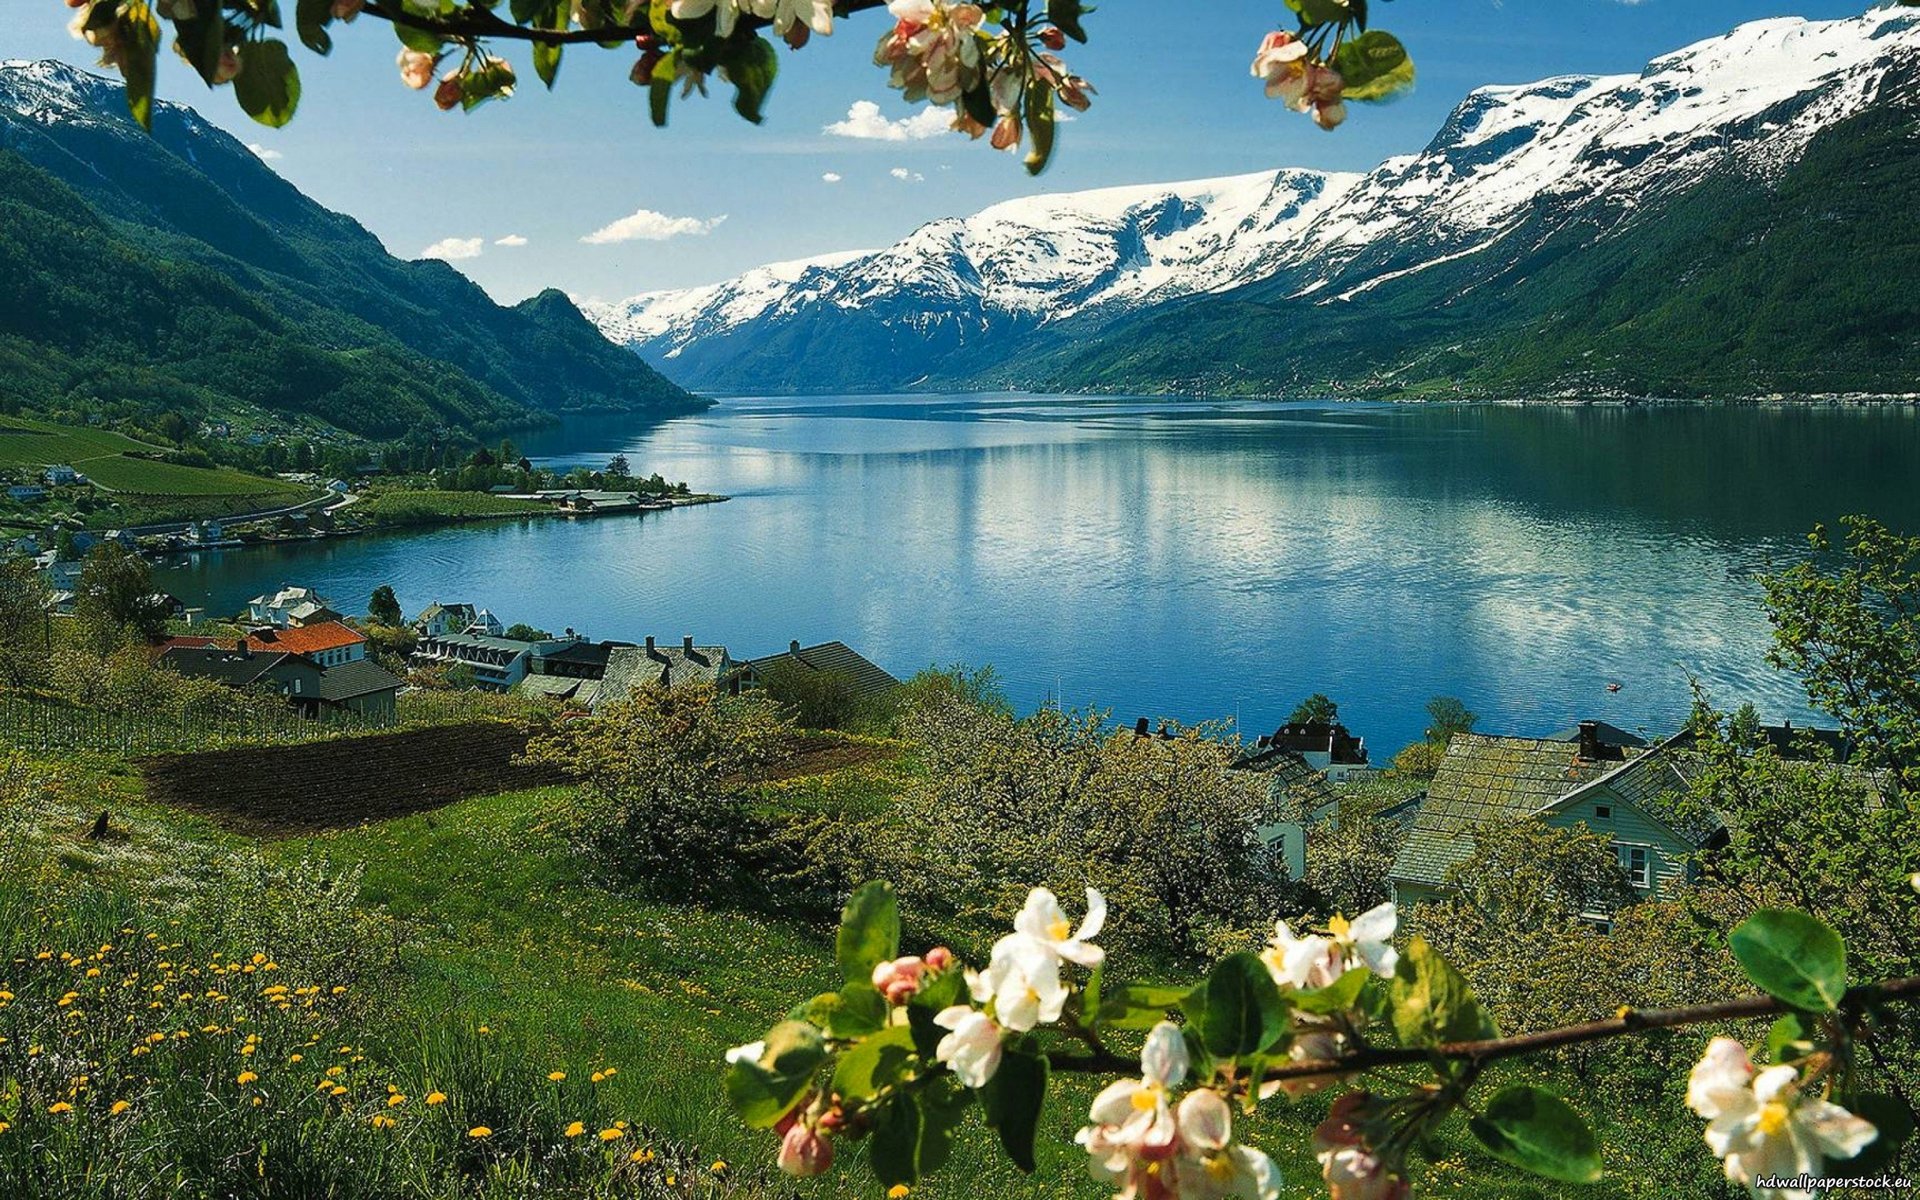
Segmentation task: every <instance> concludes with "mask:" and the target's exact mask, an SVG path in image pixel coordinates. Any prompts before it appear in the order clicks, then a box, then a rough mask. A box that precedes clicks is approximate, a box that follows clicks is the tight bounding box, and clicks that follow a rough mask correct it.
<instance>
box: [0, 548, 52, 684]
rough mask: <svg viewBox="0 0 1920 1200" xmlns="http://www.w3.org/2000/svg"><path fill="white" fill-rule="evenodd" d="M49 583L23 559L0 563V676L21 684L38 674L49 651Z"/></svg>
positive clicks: (30, 563)
mask: <svg viewBox="0 0 1920 1200" xmlns="http://www.w3.org/2000/svg"><path fill="white" fill-rule="evenodd" d="M46 635H47V585H46V581H45V580H44V579H42V578H41V576H40V573H39V572H38V571H36V570H34V568H33V563H32V562H30V561H28V560H27V559H24V558H16V559H12V560H10V561H8V562H6V563H4V564H0V675H4V676H5V678H6V680H7V682H9V683H11V684H13V685H14V686H16V687H18V686H20V685H21V684H24V683H26V682H27V681H28V680H29V679H31V678H33V677H34V676H35V675H37V674H38V672H39V669H40V665H41V659H42V658H43V657H44V654H45V650H46Z"/></svg>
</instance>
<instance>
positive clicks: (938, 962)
mask: <svg viewBox="0 0 1920 1200" xmlns="http://www.w3.org/2000/svg"><path fill="white" fill-rule="evenodd" d="M952 965H953V951H951V950H949V949H947V948H946V947H945V946H935V947H934V948H933V949H931V950H929V951H927V970H929V971H944V970H946V969H947V968H948V967H950V966H952Z"/></svg>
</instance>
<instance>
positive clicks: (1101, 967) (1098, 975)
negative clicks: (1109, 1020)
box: [1080, 958, 1107, 1015]
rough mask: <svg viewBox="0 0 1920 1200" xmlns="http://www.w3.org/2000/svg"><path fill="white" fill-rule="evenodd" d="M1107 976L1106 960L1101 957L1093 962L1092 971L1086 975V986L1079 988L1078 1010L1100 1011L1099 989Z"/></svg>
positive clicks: (1092, 1012)
mask: <svg viewBox="0 0 1920 1200" xmlns="http://www.w3.org/2000/svg"><path fill="white" fill-rule="evenodd" d="M1106 977H1107V960H1106V959H1104V958H1102V959H1101V960H1100V961H1099V962H1097V963H1095V964H1093V971H1092V973H1090V974H1089V975H1088V976H1087V986H1086V987H1084V988H1082V989H1080V1012H1081V1013H1083V1014H1088V1015H1097V1014H1098V1013H1099V1012H1100V989H1101V987H1103V986H1104V985H1105V982H1106Z"/></svg>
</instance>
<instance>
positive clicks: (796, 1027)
mask: <svg viewBox="0 0 1920 1200" xmlns="http://www.w3.org/2000/svg"><path fill="white" fill-rule="evenodd" d="M826 1058H827V1048H826V1044H825V1043H824V1042H823V1041H822V1040H821V1038H820V1031H819V1030H818V1029H815V1028H814V1027H813V1026H811V1025H809V1024H807V1023H806V1022H804V1021H782V1022H780V1024H778V1025H775V1026H774V1027H773V1029H772V1031H771V1032H769V1033H768V1034H767V1038H766V1046H765V1049H763V1050H762V1051H761V1054H760V1057H759V1058H757V1059H753V1060H743V1061H740V1062H731V1063H728V1064H727V1070H726V1074H725V1076H724V1077H723V1080H722V1082H723V1085H724V1087H725V1089H726V1093H727V1102H728V1103H730V1104H732V1105H733V1110H734V1112H736V1113H738V1114H739V1115H740V1119H741V1120H742V1121H744V1122H746V1124H747V1125H748V1126H749V1127H751V1128H754V1129H771V1128H773V1127H774V1126H775V1125H776V1124H778V1123H779V1121H780V1118H781V1117H784V1116H786V1115H787V1113H788V1112H789V1111H791V1110H792V1108H793V1106H794V1105H796V1104H798V1103H800V1101H801V1099H802V1098H803V1097H804V1096H805V1095H806V1093H807V1086H808V1084H809V1083H811V1082H812V1080H813V1074H814V1072H815V1071H818V1070H819V1069H820V1064H821V1063H823V1062H825V1061H826Z"/></svg>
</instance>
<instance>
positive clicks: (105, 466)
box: [0, 417, 303, 502]
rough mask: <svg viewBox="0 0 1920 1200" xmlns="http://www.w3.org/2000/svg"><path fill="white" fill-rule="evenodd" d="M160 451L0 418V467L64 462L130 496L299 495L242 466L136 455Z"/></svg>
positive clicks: (95, 432)
mask: <svg viewBox="0 0 1920 1200" xmlns="http://www.w3.org/2000/svg"><path fill="white" fill-rule="evenodd" d="M161 453H165V450H164V448H162V447H159V446H151V445H148V444H146V443H144V442H138V441H135V440H134V439H132V438H130V437H126V436H123V435H121V434H118V433H113V432H111V431H109V430H104V429H82V428H78V427H75V426H71V425H53V424H48V423H46V422H42V421H28V420H24V419H22V418H18V417H8V418H5V419H4V420H0V469H5V468H18V467H46V466H53V465H54V464H56V463H58V464H65V465H68V466H71V467H73V468H74V469H75V470H78V471H79V472H81V473H82V474H83V475H85V476H87V478H89V479H91V480H93V482H94V483H96V484H97V485H99V486H100V487H102V488H104V489H106V490H108V491H113V492H126V493H130V494H132V495H135V496H213V497H219V496H232V497H236V498H237V497H265V498H273V497H278V496H284V497H286V498H287V499H288V501H289V502H291V501H293V500H295V499H298V498H299V497H300V496H301V495H302V494H303V493H302V492H301V490H300V489H297V488H293V487H289V486H288V485H287V484H285V483H282V482H280V481H279V480H277V479H266V478H262V477H261V476H258V475H248V474H246V473H244V472H241V471H230V470H226V469H223V468H207V467H188V466H181V465H179V464H177V463H170V462H159V461H156V460H154V459H150V458H141V457H136V456H138V455H143V454H161Z"/></svg>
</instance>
